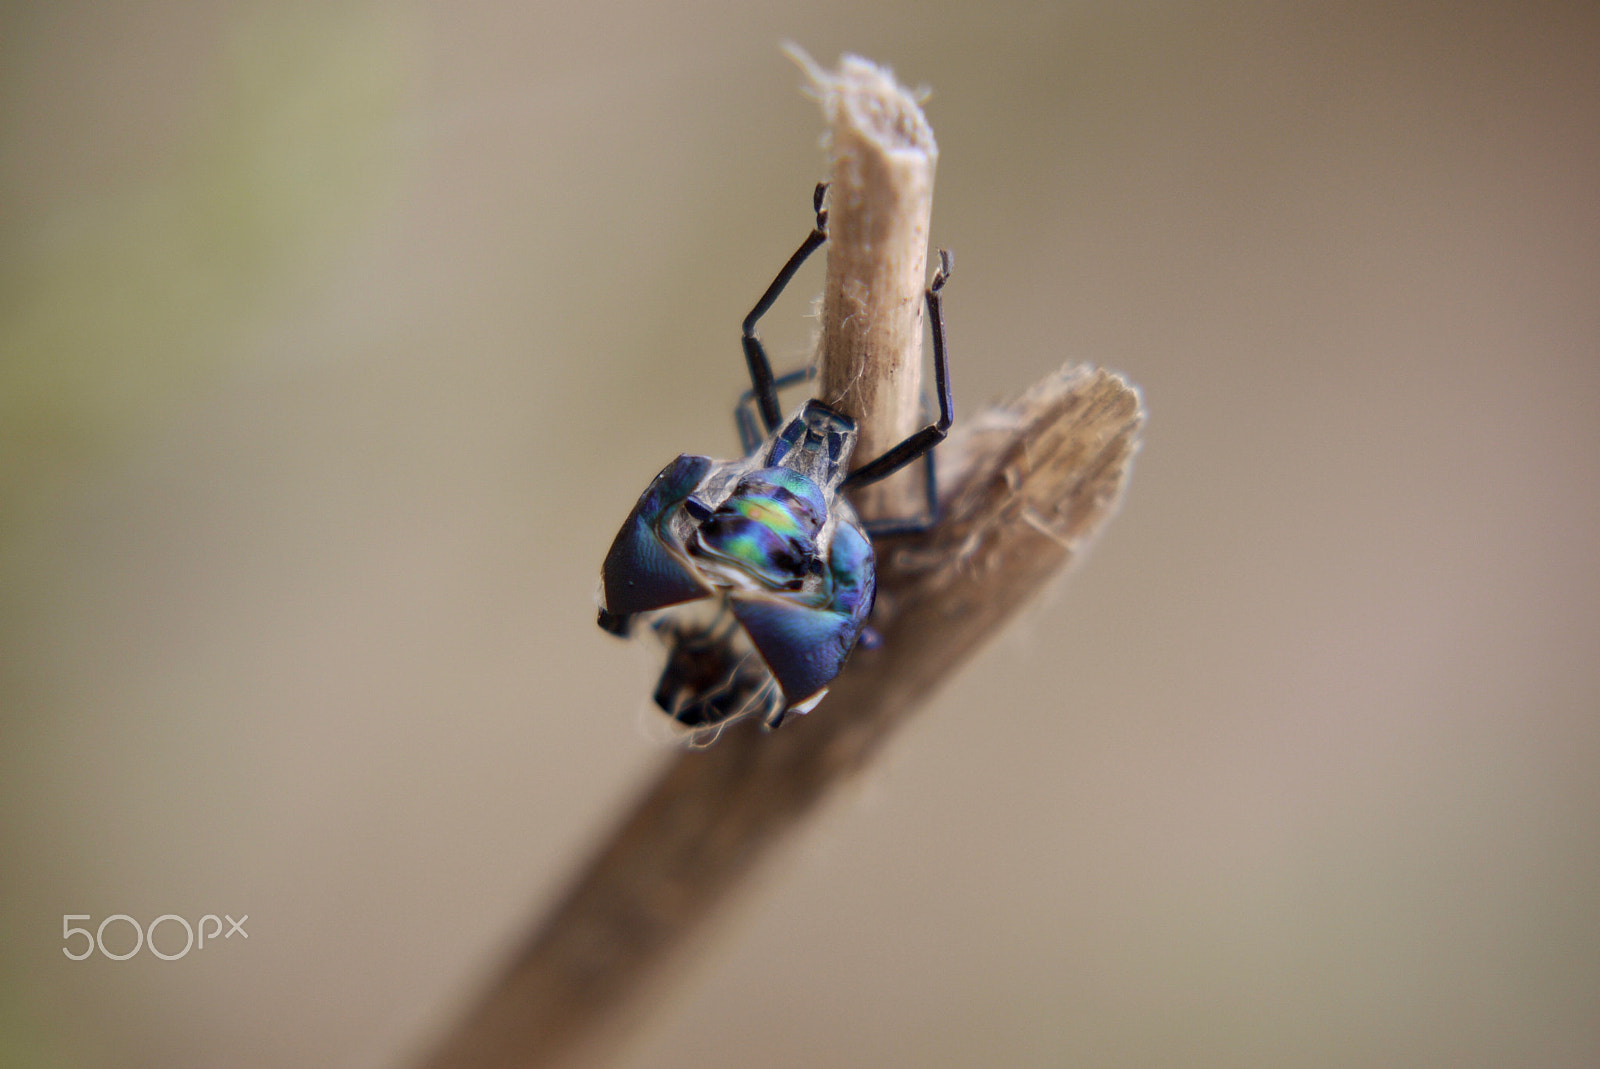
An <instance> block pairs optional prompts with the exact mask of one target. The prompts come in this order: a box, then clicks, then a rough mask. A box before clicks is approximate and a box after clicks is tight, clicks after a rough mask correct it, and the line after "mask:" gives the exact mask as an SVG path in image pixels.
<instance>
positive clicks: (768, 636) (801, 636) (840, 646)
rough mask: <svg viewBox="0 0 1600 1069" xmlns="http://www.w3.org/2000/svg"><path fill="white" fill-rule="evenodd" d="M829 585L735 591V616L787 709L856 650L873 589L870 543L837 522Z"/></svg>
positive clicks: (810, 694)
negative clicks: (807, 595)
mask: <svg viewBox="0 0 1600 1069" xmlns="http://www.w3.org/2000/svg"><path fill="white" fill-rule="evenodd" d="M828 568H829V578H830V580H831V581H830V583H829V584H828V586H827V588H826V589H825V590H824V591H822V592H821V593H820V594H819V596H818V597H816V598H814V599H800V598H795V597H785V596H783V595H771V594H759V593H754V592H751V593H744V592H740V593H735V594H734V595H733V597H732V598H731V601H732V607H733V614H734V616H735V617H736V618H737V619H738V621H739V624H740V626H741V627H743V628H744V630H745V634H747V635H749V636H750V641H751V642H752V643H753V644H754V645H755V647H756V649H757V650H758V651H759V652H760V654H761V658H762V660H764V661H766V662H767V667H768V668H770V669H771V670H772V674H773V676H774V677H776V679H777V680H778V686H780V687H781V688H782V689H783V694H784V697H785V699H787V701H788V705H789V708H791V709H793V708H796V707H803V706H805V705H806V704H807V703H808V701H809V700H810V699H812V698H813V697H815V696H817V695H818V693H819V692H820V691H822V690H823V689H825V688H826V687H827V686H828V684H829V683H832V682H833V680H834V677H835V676H837V675H838V674H839V672H840V670H841V669H842V668H843V667H844V662H845V659H846V658H847V657H849V656H850V651H851V650H852V649H854V648H855V645H856V639H857V638H859V637H860V635H861V628H862V625H863V624H865V623H866V619H867V613H869V612H870V611H871V610H872V598H873V594H874V592H875V589H876V587H875V583H876V579H875V575H874V558H873V553H872V543H871V542H870V541H868V540H867V537H866V535H864V534H863V533H862V532H861V529H860V528H859V527H857V526H856V525H855V524H854V523H849V522H839V523H838V524H837V525H836V527H835V529H834V533H833V545H832V548H831V550H830V552H829V555H828Z"/></svg>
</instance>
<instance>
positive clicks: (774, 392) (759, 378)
mask: <svg viewBox="0 0 1600 1069" xmlns="http://www.w3.org/2000/svg"><path fill="white" fill-rule="evenodd" d="M827 190H828V183H826V182H818V183H817V189H816V192H815V193H813V194H812V195H811V205H812V208H813V209H814V210H815V211H816V214H817V223H816V226H814V227H812V228H811V233H809V234H807V235H806V239H805V241H803V242H801V243H800V247H799V248H798V249H796V250H795V251H794V255H793V256H791V257H789V262H788V263H786V264H784V265H783V269H782V270H781V271H779V272H778V277H777V278H775V279H773V280H772V284H771V285H770V286H768V287H767V292H765V293H763V294H762V295H761V299H760V300H759V301H757V302H756V306H755V307H754V308H752V309H750V314H749V315H747V316H745V317H744V331H743V335H742V336H741V338H740V341H741V342H742V343H743V345H744V361H745V363H746V364H747V365H749V367H750V391H751V393H753V394H754V395H755V398H756V402H757V404H758V405H759V407H760V409H761V422H762V423H763V424H764V425H765V426H766V431H765V432H764V433H763V435H762V437H765V436H766V435H768V434H771V433H772V432H773V431H775V430H777V429H778V424H779V423H781V422H783V413H782V412H780V411H779V410H778V387H777V384H776V382H775V381H774V380H773V378H772V362H771V361H769V360H768V359H767V350H766V349H765V348H764V347H763V346H762V344H761V339H760V338H758V337H756V321H757V320H759V319H760V318H761V317H762V316H764V315H766V314H767V310H768V309H769V308H771V307H772V303H773V302H774V301H776V300H777V299H778V295H779V294H780V293H782V292H783V287H785V286H787V285H788V284H789V280H790V279H791V278H793V277H794V274H795V272H796V271H798V270H800V265H801V264H803V263H805V262H806V259H807V258H808V257H809V256H810V255H811V254H812V253H814V252H816V251H817V249H818V248H819V247H821V245H822V243H823V242H824V241H827V240H828V211H827V209H826V208H824V207H823V206H822V196H823V194H824V193H826V192H827Z"/></svg>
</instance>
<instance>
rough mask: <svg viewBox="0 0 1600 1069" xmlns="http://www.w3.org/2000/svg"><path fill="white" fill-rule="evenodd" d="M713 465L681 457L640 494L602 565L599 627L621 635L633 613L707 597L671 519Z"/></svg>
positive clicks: (699, 458)
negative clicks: (609, 623)
mask: <svg viewBox="0 0 1600 1069" xmlns="http://www.w3.org/2000/svg"><path fill="white" fill-rule="evenodd" d="M716 467H717V464H716V462H715V461H713V460H712V459H711V458H710V457H702V456H696V455H694V454H691V453H685V454H683V455H682V456H680V457H678V459H676V460H674V461H673V462H672V463H671V464H668V465H667V466H666V467H665V468H663V469H662V470H661V474H659V475H657V476H656V477H655V479H654V480H653V481H652V482H651V483H650V486H649V487H648V488H647V489H646V490H645V492H644V493H643V494H642V495H640V497H639V501H638V503H637V504H635V505H634V506H633V511H632V512H630V513H628V518H627V520H626V521H624V523H623V524H622V530H620V531H618V532H617V537H616V540H615V541H613V542H612V543H611V549H610V551H609V552H608V553H606V559H605V563H604V564H602V565H601V566H600V583H601V591H602V600H603V602H604V604H603V605H602V606H601V609H600V626H602V627H605V628H606V629H607V630H608V631H615V632H616V633H618V634H624V633H626V631H627V618H628V617H629V616H631V615H632V614H634V613H640V612H649V611H650V610H652V609H660V608H663V607H665V606H668V605H678V604H682V603H683V602H685V601H693V600H695V599H696V598H703V597H705V596H706V595H708V594H710V593H711V587H710V585H709V584H708V583H706V581H705V580H704V579H703V578H701V576H700V573H699V571H698V570H697V569H696V568H695V567H694V565H693V564H692V563H691V562H690V560H689V557H688V555H687V553H685V551H684V548H683V538H682V535H681V534H680V533H679V528H678V525H677V524H675V523H674V522H673V520H674V519H675V518H676V515H677V513H679V512H680V511H681V506H682V505H683V503H684V502H685V501H687V500H688V498H689V496H690V495H691V494H693V493H694V492H695V490H696V489H698V488H699V487H700V485H701V484H702V483H703V482H705V481H706V477H707V476H708V475H709V474H711V472H712V470H713V469H714V468H716ZM608 620H609V621H610V622H611V623H612V626H608Z"/></svg>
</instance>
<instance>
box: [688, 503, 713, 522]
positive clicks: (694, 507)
mask: <svg viewBox="0 0 1600 1069" xmlns="http://www.w3.org/2000/svg"><path fill="white" fill-rule="evenodd" d="M683 507H684V510H685V511H686V512H688V513H689V515H690V516H692V517H694V519H695V520H696V521H697V522H700V523H704V522H705V521H706V520H707V519H709V518H710V517H711V506H710V505H707V504H706V503H705V502H704V501H701V500H700V499H699V498H698V497H687V498H684V500H683Z"/></svg>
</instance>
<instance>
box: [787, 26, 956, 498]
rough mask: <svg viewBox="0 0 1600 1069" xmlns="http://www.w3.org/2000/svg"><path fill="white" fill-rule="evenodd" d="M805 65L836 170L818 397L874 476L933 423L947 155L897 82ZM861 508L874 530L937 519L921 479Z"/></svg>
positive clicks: (880, 489)
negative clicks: (939, 201) (930, 375)
mask: <svg viewBox="0 0 1600 1069" xmlns="http://www.w3.org/2000/svg"><path fill="white" fill-rule="evenodd" d="M793 54H794V55H795V58H796V59H797V60H798V61H799V62H800V63H801V65H802V67H804V69H805V70H806V72H807V74H808V75H809V77H810V79H811V82H812V87H813V90H814V91H815V92H816V93H817V95H818V96H819V97H820V98H821V101H822V110H823V115H824V116H825V117H826V118H827V120H828V147H829V155H830V157H831V162H832V166H831V168H830V176H831V177H830V178H829V187H828V277H827V282H826V284H825V286H824V289H823V297H822V323H823V327H822V339H821V349H820V357H819V361H818V363H819V367H818V372H819V375H818V377H819V379H820V387H819V389H818V391H817V392H818V396H820V397H821V398H822V399H823V400H824V401H826V402H827V403H828V404H830V405H832V406H833V407H834V408H836V409H838V410H839V411H840V412H843V413H844V414H845V415H847V416H849V417H851V418H852V419H854V420H855V421H856V425H857V428H858V433H859V438H858V439H857V442H856V463H857V464H862V463H865V462H866V461H868V460H871V459H872V458H873V457H876V456H880V455H882V454H883V453H884V452H886V451H887V450H888V449H890V448H891V447H893V446H894V445H895V444H896V443H898V442H900V441H902V440H903V439H905V438H906V437H907V436H908V435H910V434H911V433H912V432H914V431H915V430H917V428H918V427H919V426H920V425H921V424H922V423H925V422H926V421H927V417H926V416H925V415H924V414H923V411H922V396H923V395H922V335H923V328H922V318H923V291H924V287H925V286H926V284H927V283H926V278H927V266H928V222H929V219H930V218H931V217H932V214H933V175H934V170H935V168H936V167H937V165H938V162H939V146H938V145H937V144H936V143H935V142H934V139H933V130H932V129H931V128H930V127H929V126H928V122H927V120H926V119H925V118H924V117H923V114H922V109H921V108H920V107H919V106H918V105H917V102H916V99H915V98H914V97H913V96H912V95H911V94H910V93H909V92H907V91H906V90H905V89H904V88H903V87H902V86H901V85H900V84H899V83H897V82H896V81H895V80H894V77H893V76H892V75H891V74H890V73H889V72H888V71H886V70H884V69H883V68H881V67H878V66H876V65H874V64H872V63H869V62H867V61H866V60H864V59H860V58H858V57H856V56H846V57H844V60H843V61H842V62H841V63H840V64H839V70H838V71H837V72H833V71H824V70H821V69H820V68H818V67H817V66H816V64H814V63H812V62H811V61H810V59H809V58H807V57H806V56H805V55H804V54H803V53H800V52H799V51H798V50H794V51H793ZM854 503H855V505H856V508H857V510H858V511H859V512H860V514H861V516H862V518H863V519H866V520H878V519H892V518H899V517H906V516H917V515H919V514H921V513H922V512H923V511H924V509H925V508H926V502H925V501H924V500H923V493H922V490H921V484H920V483H919V482H918V479H917V475H916V472H914V471H905V472H901V473H899V474H898V475H895V476H893V477H891V478H889V479H887V480H885V481H883V482H881V483H878V484H876V485H873V486H869V487H866V488H864V489H862V490H859V491H857V492H856V494H855V499H854Z"/></svg>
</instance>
